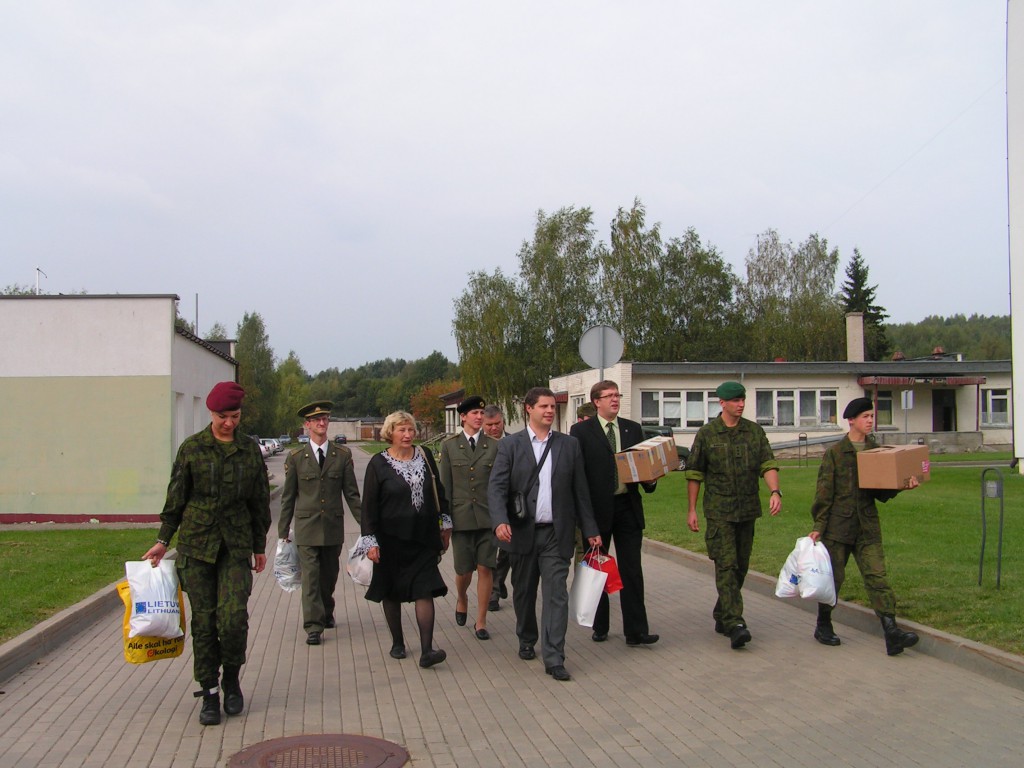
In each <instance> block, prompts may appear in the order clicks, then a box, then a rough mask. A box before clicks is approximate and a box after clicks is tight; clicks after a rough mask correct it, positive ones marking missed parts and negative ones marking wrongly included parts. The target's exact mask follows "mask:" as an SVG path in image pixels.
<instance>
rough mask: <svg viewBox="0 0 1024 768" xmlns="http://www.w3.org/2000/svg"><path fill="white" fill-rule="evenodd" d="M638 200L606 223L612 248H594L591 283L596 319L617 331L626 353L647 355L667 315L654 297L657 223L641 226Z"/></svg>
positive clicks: (661, 332)
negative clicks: (595, 277) (595, 272)
mask: <svg viewBox="0 0 1024 768" xmlns="http://www.w3.org/2000/svg"><path fill="white" fill-rule="evenodd" d="M646 215H647V211H646V209H645V208H644V206H643V203H641V202H640V200H639V199H636V200H634V201H633V207H632V208H630V209H629V210H628V211H627V210H625V209H623V208H619V210H618V213H617V214H616V215H615V218H614V219H612V222H611V247H610V248H601V249H599V250H598V263H599V265H600V282H599V285H598V286H597V287H596V290H595V293H596V295H597V302H598V309H597V316H598V319H599V320H600V321H603V322H605V323H607V324H608V325H610V326H612V327H613V328H615V329H616V330H618V331H619V333H620V334H622V340H623V343H624V346H625V357H627V358H630V359H633V360H649V359H651V355H652V354H656V350H658V349H659V347H660V344H659V342H660V340H661V339H662V338H663V337H664V335H665V333H667V332H668V330H669V322H668V321H669V318H668V316H667V315H666V313H665V309H664V307H663V306H662V305H661V304H659V303H658V301H657V297H658V295H659V293H660V290H659V288H660V286H661V284H662V274H661V267H662V256H663V253H664V250H663V247H662V243H661V225H660V224H654V225H653V226H652V227H649V228H648V227H647V226H646Z"/></svg>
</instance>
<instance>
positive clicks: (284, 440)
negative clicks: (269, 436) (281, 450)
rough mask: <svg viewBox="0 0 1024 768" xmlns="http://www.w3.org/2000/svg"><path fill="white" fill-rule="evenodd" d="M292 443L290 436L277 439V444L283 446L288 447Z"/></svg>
mask: <svg viewBox="0 0 1024 768" xmlns="http://www.w3.org/2000/svg"><path fill="white" fill-rule="evenodd" d="M291 441H292V439H291V437H290V436H289V435H281V436H280V437H279V438H277V442H279V443H280V444H281V445H288V444H289V443H291Z"/></svg>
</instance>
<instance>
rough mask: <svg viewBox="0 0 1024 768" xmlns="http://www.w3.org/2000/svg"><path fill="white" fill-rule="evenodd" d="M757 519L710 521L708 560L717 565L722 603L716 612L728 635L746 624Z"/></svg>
mask: <svg viewBox="0 0 1024 768" xmlns="http://www.w3.org/2000/svg"><path fill="white" fill-rule="evenodd" d="M754 523H755V521H754V520H747V521H744V522H742V523H730V522H726V521H724V520H708V521H707V526H706V528H705V532H704V542H705V543H706V544H707V547H708V557H710V558H711V559H712V560H714V562H715V587H716V588H717V589H718V601H717V602H716V603H715V609H714V611H713V612H712V613H713V615H714V617H715V621H716V622H719V621H720V622H722V626H724V627H725V632H726V634H728V633H729V632H731V631H732V629H733V628H734V627H735V626H737V625H738V624H745V622H744V621H743V594H742V592H741V590H742V589H743V582H744V580H745V579H746V578H747V570H748V569H749V568H750V553H751V552H752V551H753V549H754Z"/></svg>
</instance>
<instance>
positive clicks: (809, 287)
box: [737, 229, 845, 360]
mask: <svg viewBox="0 0 1024 768" xmlns="http://www.w3.org/2000/svg"><path fill="white" fill-rule="evenodd" d="M838 265H839V251H838V250H837V249H832V250H831V251H830V250H829V249H828V241H827V240H825V239H824V238H820V237H819V236H818V235H811V236H810V237H809V238H808V239H807V240H806V241H805V242H803V243H801V244H800V245H799V246H796V247H794V246H793V244H792V242H789V241H787V242H783V241H782V240H781V239H780V238H779V234H778V232H776V231H775V230H773V229H769V230H767V231H766V232H765V233H764V234H762V235H760V236H758V238H757V251H756V252H755V251H754V250H751V251H750V253H749V254H748V255H747V261H746V267H747V279H746V281H745V282H741V283H740V284H739V286H738V288H737V303H738V310H739V313H738V317H739V319H740V322H741V327H742V329H743V332H744V333H743V335H744V338H745V339H746V341H747V349H746V355H745V359H749V360H773V359H775V358H784V359H787V360H838V359H840V357H841V355H842V352H843V348H844V340H845V334H844V323H843V312H842V306H841V305H840V303H839V301H838V299H837V297H836V295H835V294H834V292H833V287H834V285H835V271H836V268H837V267H838Z"/></svg>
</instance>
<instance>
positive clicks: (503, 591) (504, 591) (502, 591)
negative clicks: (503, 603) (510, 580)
mask: <svg viewBox="0 0 1024 768" xmlns="http://www.w3.org/2000/svg"><path fill="white" fill-rule="evenodd" d="M498 597H500V598H501V599H502V600H508V588H507V587H506V586H505V585H504V584H499V585H498Z"/></svg>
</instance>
